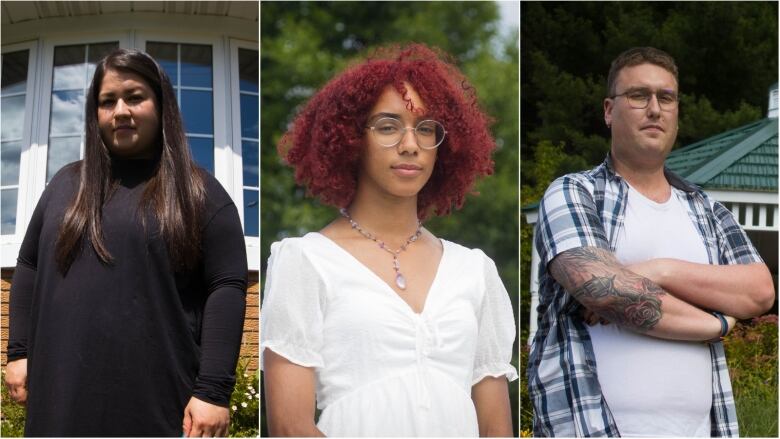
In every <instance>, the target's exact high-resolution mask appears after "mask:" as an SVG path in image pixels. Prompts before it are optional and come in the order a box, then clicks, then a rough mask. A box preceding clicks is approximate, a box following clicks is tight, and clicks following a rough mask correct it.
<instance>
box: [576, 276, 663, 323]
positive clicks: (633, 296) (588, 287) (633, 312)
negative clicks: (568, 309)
mask: <svg viewBox="0 0 780 439" xmlns="http://www.w3.org/2000/svg"><path fill="white" fill-rule="evenodd" d="M616 277H617V276H612V277H611V278H610V277H603V276H602V277H596V276H593V277H592V278H591V280H589V281H587V282H585V283H584V284H582V286H580V287H579V288H577V289H576V290H574V291H572V293H571V294H572V295H573V296H574V297H575V298H576V299H577V300H579V301H580V302H581V303H583V304H593V302H594V301H599V302H600V303H599V304H598V311H597V314H601V315H602V316H603V317H604V318H606V319H607V320H609V321H611V322H614V323H617V324H620V325H623V326H629V327H631V328H633V329H636V330H638V331H649V330H650V329H653V327H654V326H655V325H656V324H657V323H658V321H659V320H661V301H660V300H659V299H658V297H657V296H658V295H659V293H658V292H655V290H656V289H658V287H657V286H656V285H655V284H652V282H649V281H647V282H648V283H650V285H651V286H652V287H653V289H649V288H647V286H648V285H647V283H645V282H640V283H641V284H642V288H633V287H632V286H630V285H625V286H623V287H622V288H621V287H619V286H616V285H615V278H616ZM645 280H646V279H645ZM659 290H660V289H659ZM663 293H664V292H663V290H660V294H663ZM591 306H593V305H591Z"/></svg>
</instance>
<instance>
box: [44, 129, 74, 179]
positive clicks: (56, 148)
mask: <svg viewBox="0 0 780 439" xmlns="http://www.w3.org/2000/svg"><path fill="white" fill-rule="evenodd" d="M79 158H81V136H74V137H53V138H51V139H50V140H49V160H47V162H46V181H47V182H48V181H50V180H51V178H52V177H54V174H56V173H57V171H59V170H60V168H62V167H63V166H65V165H67V164H68V163H71V162H75V161H76V160H78V159H79Z"/></svg>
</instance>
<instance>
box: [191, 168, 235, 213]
mask: <svg viewBox="0 0 780 439" xmlns="http://www.w3.org/2000/svg"><path fill="white" fill-rule="evenodd" d="M197 169H198V171H199V173H200V177H201V179H202V180H203V189H204V190H205V192H206V211H207V212H208V211H215V210H219V209H221V208H222V207H224V206H226V205H228V204H232V203H233V199H232V198H230V195H228V193H227V191H226V190H225V188H224V187H223V186H222V183H220V182H219V180H217V179H216V177H214V176H213V175H211V173H209V172H208V171H206V170H204V169H203V168H201V167H198V168H197Z"/></svg>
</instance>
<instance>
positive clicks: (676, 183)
mask: <svg viewBox="0 0 780 439" xmlns="http://www.w3.org/2000/svg"><path fill="white" fill-rule="evenodd" d="M603 166H604V168H605V169H606V172H607V178H608V179H610V180H617V181H620V180H622V177H620V176H619V175H617V173H616V172H615V167H614V165H613V163H612V153H611V152H607V158H606V159H604V164H603ZM664 176H665V177H666V181H668V182H669V184H671V185H672V186H673V187H676V188H677V189H680V190H681V191H684V192H688V193H693V192H699V190H700V188H699V187H698V186H696V185H695V184H693V183H689V182H688V181H686V180H685V179H684V178H682V177H680V176H679V175H677V174H676V173H674V172H672V170H671V169H669V168H667V167H666V166H664Z"/></svg>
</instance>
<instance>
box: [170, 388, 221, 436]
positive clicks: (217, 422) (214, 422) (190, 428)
mask: <svg viewBox="0 0 780 439" xmlns="http://www.w3.org/2000/svg"><path fill="white" fill-rule="evenodd" d="M182 424H183V425H182V428H183V429H184V436H185V437H225V436H227V434H228V427H229V426H230V411H229V410H228V408H227V407H220V406H218V405H214V404H210V403H208V402H205V401H202V400H200V399H198V398H195V397H194V396H193V397H192V398H190V402H189V403H188V404H187V407H185V408H184V421H183V423H182Z"/></svg>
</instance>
